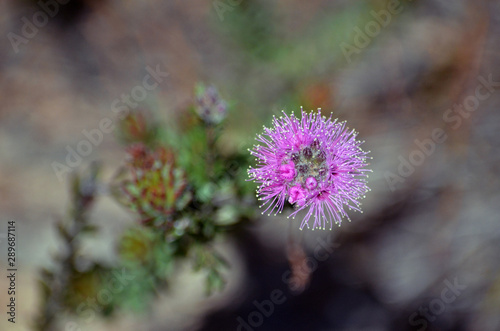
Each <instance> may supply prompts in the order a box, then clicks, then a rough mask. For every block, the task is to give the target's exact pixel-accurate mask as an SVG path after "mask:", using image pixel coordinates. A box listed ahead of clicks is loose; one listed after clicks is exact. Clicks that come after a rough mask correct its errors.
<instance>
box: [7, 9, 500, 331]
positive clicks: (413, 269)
mask: <svg viewBox="0 0 500 331" xmlns="http://www.w3.org/2000/svg"><path fill="white" fill-rule="evenodd" d="M42 2H43V1H42ZM57 9H58V10H57V11H58V12H57V13H56V14H54V17H50V19H49V20H48V22H46V24H40V25H41V26H40V27H39V28H38V29H37V30H38V31H36V32H33V31H31V32H30V31H28V30H26V28H24V29H25V31H24V32H23V26H24V25H25V24H26V23H25V20H23V18H26V19H28V20H29V21H30V22H33V17H34V15H37V13H38V12H40V11H41V10H42V7H41V6H40V4H37V3H36V1H28V0H25V1H2V2H0V12H1V13H2V15H1V17H0V30H1V34H0V35H1V36H2V42H3V44H2V47H1V51H0V73H1V74H0V86H1V88H0V96H1V103H0V159H1V162H0V196H1V198H0V211H1V212H0V219H1V225H0V226H1V228H0V234H3V235H4V234H5V233H6V229H7V221H9V220H15V221H16V224H17V247H18V265H19V272H18V278H17V287H18V295H17V300H18V308H17V309H18V314H17V323H16V324H15V325H12V324H11V323H8V322H7V317H6V314H5V311H6V309H5V306H6V304H7V300H8V296H7V287H8V286H7V285H8V283H7V279H6V277H5V276H4V275H3V273H4V271H5V269H6V248H7V246H6V241H5V240H4V239H5V237H0V240H1V242H0V247H1V252H2V256H1V258H0V261H1V262H0V266H2V268H1V269H2V270H4V271H2V275H1V277H0V306H1V307H2V309H1V311H2V314H1V315H0V316H2V317H1V318H0V329H1V330H29V329H30V325H31V323H32V320H33V318H34V316H35V315H36V314H37V313H38V312H39V309H40V291H39V287H38V283H37V279H38V278H39V270H40V268H41V267H49V268H50V266H51V265H52V264H53V259H52V258H51V257H52V255H53V253H54V252H56V251H57V250H58V247H59V245H60V244H59V240H58V237H57V235H56V232H55V230H54V226H53V225H54V223H55V221H56V220H57V219H58V218H60V217H61V215H63V214H64V211H65V210H66V209H67V207H68V203H69V201H68V199H69V198H68V197H69V196H68V183H67V181H65V180H62V181H60V180H58V178H57V176H56V174H55V172H54V171H53V169H52V167H51V164H52V163H53V162H61V163H63V162H64V160H65V157H66V154H67V151H66V146H71V147H73V148H75V146H76V145H77V144H78V142H79V141H81V140H82V139H84V136H83V134H82V130H91V129H93V128H96V127H98V125H99V121H100V120H101V119H102V118H104V117H112V116H113V113H112V104H113V102H114V100H116V99H117V98H119V97H120V96H121V94H122V93H130V91H131V90H132V89H133V88H134V87H135V86H137V85H140V84H141V83H142V79H143V78H144V76H145V75H146V74H147V70H146V68H147V67H148V66H149V67H152V68H154V67H156V66H160V67H161V68H162V70H164V71H167V72H168V74H169V75H168V77H167V78H165V80H164V81H163V82H162V83H161V84H159V86H158V87H157V88H155V89H154V90H152V91H151V92H149V93H148V95H147V98H145V100H144V101H142V102H141V103H140V105H139V106H138V107H139V108H145V109H149V110H151V111H153V112H154V113H155V115H156V116H157V117H158V118H159V119H160V120H161V121H163V122H168V123H176V121H179V119H180V118H181V117H182V113H183V112H184V111H185V110H186V108H187V107H188V105H189V104H190V103H192V101H193V88H194V86H195V84H196V83H197V82H200V81H201V82H205V83H208V84H214V85H215V86H217V87H218V89H219V91H220V93H221V95H222V96H223V97H224V98H225V99H226V100H227V101H228V102H229V104H230V112H229V116H228V119H227V121H226V124H225V131H224V134H223V135H222V137H221V139H220V141H219V142H218V143H219V145H220V146H221V148H223V149H226V150H229V151H231V150H241V149H245V150H246V148H248V147H249V146H251V144H252V143H253V139H254V137H255V134H256V133H257V132H259V131H260V130H261V128H262V125H263V124H264V125H269V124H270V121H271V118H272V116H273V115H279V114H280V112H281V110H285V111H286V112H291V111H295V112H297V111H298V110H299V107H300V106H304V108H305V109H316V108H318V107H320V108H322V109H323V112H324V113H326V114H328V113H330V112H332V113H333V114H334V117H338V118H340V119H341V120H346V121H347V122H348V125H349V127H353V128H356V130H357V131H358V132H360V135H359V137H360V139H363V140H365V141H366V142H365V144H364V148H365V149H367V150H370V151H371V156H372V157H373V160H372V161H371V165H370V167H371V168H372V169H373V174H372V175H371V176H370V179H369V185H370V187H371V188H372V191H371V192H370V193H369V194H368V196H367V198H366V199H365V200H364V203H363V207H364V213H363V214H356V213H351V217H352V222H350V223H348V222H345V223H343V224H342V227H340V228H334V230H332V231H324V232H322V231H314V232H313V231H303V232H302V233H300V234H299V233H298V232H299V231H298V226H299V220H297V219H296V220H294V221H290V220H288V219H286V218H285V217H279V216H278V217H267V216H266V217H264V216H263V217H261V218H258V219H255V220H253V221H252V222H250V223H249V224H248V225H247V226H246V227H245V231H242V232H239V233H238V234H237V235H234V236H227V237H226V238H224V239H223V240H220V241H219V242H218V243H217V245H218V250H219V251H220V252H221V254H223V255H224V256H225V257H226V258H227V259H228V260H229V261H230V264H231V267H230V269H229V270H228V272H227V274H226V278H227V280H228V284H227V286H226V288H225V290H224V291H222V292H220V293H217V294H214V295H212V296H209V297H207V296H205V292H204V288H203V281H202V277H201V276H200V275H199V274H197V273H195V272H193V271H192V269H191V267H190V266H189V264H188V263H186V264H185V265H182V264H181V265H180V266H179V270H178V272H177V273H176V277H175V279H173V280H172V284H173V286H171V287H170V288H169V289H168V290H167V291H165V292H162V293H159V294H158V297H157V298H155V299H154V301H153V303H152V306H151V309H150V310H149V311H147V312H145V313H142V314H131V313H129V312H127V311H123V312H118V313H117V314H116V315H115V316H114V318H112V319H110V320H104V319H102V318H97V317H96V318H95V319H92V321H90V322H88V323H87V322H85V323H79V327H80V328H81V330H137V329H140V330H175V331H181V330H182V331H183V330H206V331H208V330H238V328H239V330H250V329H254V330H259V331H264V330H266V331H267V330H273V331H278V330H321V331H327V330H350V331H354V330H370V331H372V330H399V331H401V330H424V329H425V330H481V331H482V330H486V331H488V330H492V331H494V330H500V317H499V316H500V315H499V314H498V312H499V308H500V273H499V272H500V262H499V261H500V260H499V259H498V252H499V251H500V226H499V221H500V219H499V212H500V210H499V205H500V190H499V187H500V185H499V181H500V176H499V175H500V173H499V172H500V168H499V164H500V150H499V146H500V144H499V143H500V134H499V132H500V112H499V111H498V107H499V106H500V83H495V82H500V69H499V66H498V65H497V63H498V61H499V59H500V39H499V36H500V3H499V2H498V1H493V0H491V1H486V0H484V1H466V0H458V1H445V0H428V1H423V0H422V1H420V0H414V1H404V0H400V1H385V0H380V1H375V0H374V1H327V0H312V1H297V0H288V1H282V0H273V1H264V0H261V1H257V0H255V1H245V0H242V1H237V0H216V1H201V0H190V1H158V0H151V1H144V2H141V1H116V0H102V1H96V0H70V1H69V2H68V3H66V4H58V6H57ZM374 13H375V14H374ZM384 13H389V15H385V16H384ZM42 23H43V22H42ZM359 31H361V33H359ZM26 32H27V33H28V35H29V36H27V35H26V34H23V33H26ZM12 34H16V35H18V36H21V37H22V38H24V39H19V40H22V42H18V43H16V42H14V44H16V45H13V43H12V40H13V39H12V38H13V37H12V36H13V35H12ZM370 34H371V35H372V36H370ZM9 36H10V37H9ZM488 80H489V81H490V82H492V83H490V85H487V84H486V85H485V83H484V82H485V81H486V82H487V81H488ZM480 86H484V87H483V88H481V87H480ZM478 88H479V89H480V93H482V94H481V95H484V97H481V98H482V99H483V100H479V99H477V97H476V96H477V89H478ZM474 100H478V102H477V103H475V101H474ZM461 105H462V109H461V110H460V106H461ZM467 107H468V108H467ZM464 109H465V110H464ZM467 109H471V111H469V110H467ZM436 129H441V130H442V132H444V135H445V136H446V139H444V141H441V142H436V143H433V144H434V145H435V147H434V148H432V150H427V152H428V153H427V154H424V153H422V152H419V151H420V149H419V147H418V144H417V143H416V142H415V140H418V141H420V142H422V141H427V142H428V141H429V139H432V136H433V131H435V130H436ZM441 137H443V134H441ZM427 146H429V145H427ZM428 148H429V149H431V147H428ZM419 155H420V156H423V157H421V158H422V159H423V160H421V162H420V160H419ZM123 158H124V150H123V147H122V146H121V145H120V144H119V143H117V141H116V139H115V136H114V134H108V135H105V137H104V140H103V142H102V143H101V144H100V145H99V146H97V147H96V148H94V149H93V151H92V153H91V154H90V155H89V156H87V157H85V158H84V160H83V162H82V164H81V167H86V166H88V164H89V163H90V162H91V161H93V160H100V161H102V164H103V165H104V167H103V172H104V175H103V177H104V179H109V178H110V177H111V175H112V173H113V171H114V169H116V168H117V167H118V166H119V165H120V164H121V163H122V161H123ZM410 159H413V160H414V161H415V160H416V161H415V162H416V163H418V165H415V164H414V165H413V166H410V167H408V166H406V167H405V166H402V165H401V164H403V163H405V161H402V160H406V161H408V162H410V161H409V160H410ZM241 171H243V172H245V171H246V169H241ZM91 218H92V220H93V222H94V223H95V224H97V225H98V226H99V229H100V230H99V232H98V234H97V235H96V236H94V237H92V238H89V239H88V240H87V241H85V243H84V249H82V251H81V254H82V255H89V256H99V258H101V259H103V260H110V261H111V260H113V259H114V258H115V254H114V250H113V245H114V238H116V234H117V233H120V232H122V231H123V230H124V229H126V228H127V227H129V226H130V225H131V224H133V223H134V222H135V221H136V220H135V219H134V215H133V214H131V213H129V212H127V211H125V210H123V208H121V207H120V206H119V205H118V204H116V203H115V202H114V201H113V200H112V199H111V198H110V197H108V196H106V195H104V196H103V197H102V198H100V199H99V201H98V203H97V205H96V207H95V208H94V210H93V212H92V217H91ZM290 223H292V224H291V225H290ZM293 236H302V239H303V242H304V246H305V251H304V252H302V253H300V252H299V253H293V252H292V253H290V245H289V242H290V237H293ZM320 239H321V240H323V243H325V242H326V244H323V246H318V245H320V244H319V241H318V240H320ZM318 247H322V249H323V250H322V253H324V252H327V253H328V254H327V258H326V260H325V261H319V260H318V259H317V258H315V252H317V248H318ZM325 247H326V248H325ZM301 254H303V255H302V256H301ZM297 256H298V257H297ZM322 256H323V255H322ZM294 257H296V258H297V259H298V260H297V261H299V262H297V261H295V260H294ZM307 257H309V258H307ZM291 265H292V266H294V268H299V269H301V270H302V271H303V274H304V287H303V288H302V289H300V290H297V289H295V290H294V289H293V288H292V289H291V288H290V287H291V286H290V284H289V283H288V282H287V281H284V278H285V279H286V278H287V277H286V275H288V273H287V271H288V270H290V268H291ZM307 266H309V267H307ZM307 270H309V272H306V271H307ZM5 273H6V271H5ZM299 273H300V270H299ZM283 276H285V277H283ZM450 284H455V285H450ZM457 284H458V285H457ZM292 287H293V286H292ZM447 288H448V290H446V289H447ZM274 290H279V291H281V292H280V293H282V295H283V297H284V298H286V300H285V301H284V302H283V303H282V304H279V305H275V306H274V311H273V313H272V314H269V315H270V316H268V317H267V316H265V317H264V318H263V321H262V323H259V325H258V326H257V327H252V326H251V325H250V326H241V325H243V324H242V323H241V320H243V321H246V322H247V323H248V321H249V317H250V318H252V317H251V316H255V314H253V315H252V313H253V312H256V311H257V312H258V310H257V308H256V306H255V304H254V301H257V302H259V303H261V302H262V301H264V300H269V299H270V298H271V293H273V291H274ZM443 293H445V294H444V297H443ZM419 310H420V312H419ZM425 310H427V311H428V313H424V311H425ZM416 313H417V314H416ZM425 314H427V315H425ZM61 318H63V319H64V318H65V317H64V311H61ZM62 325H64V324H62Z"/></svg>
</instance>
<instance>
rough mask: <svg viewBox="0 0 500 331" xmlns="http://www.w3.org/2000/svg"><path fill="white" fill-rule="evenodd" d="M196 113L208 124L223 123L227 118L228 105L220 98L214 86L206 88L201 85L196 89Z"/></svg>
mask: <svg viewBox="0 0 500 331" xmlns="http://www.w3.org/2000/svg"><path fill="white" fill-rule="evenodd" d="M195 94H196V108H195V110H196V113H197V114H198V116H200V118H201V119H202V120H203V121H204V122H205V123H207V124H210V125H216V124H219V123H221V122H222V121H223V120H224V119H225V118H226V116H227V104H226V102H225V101H224V100H222V99H221V97H220V96H219V92H217V89H216V88H215V87H213V86H209V87H205V86H204V85H203V84H199V85H198V86H197V87H196V91H195Z"/></svg>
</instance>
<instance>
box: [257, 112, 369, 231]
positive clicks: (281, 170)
mask: <svg viewBox="0 0 500 331" xmlns="http://www.w3.org/2000/svg"><path fill="white" fill-rule="evenodd" d="M356 136H357V133H356V132H355V131H354V130H351V131H348V130H347V128H346V127H345V122H337V120H332V118H331V116H330V117H329V118H326V117H324V116H321V110H319V109H318V112H317V113H311V114H307V113H305V112H304V111H303V110H302V109H301V119H299V118H297V117H295V115H293V114H292V115H291V116H288V115H286V114H285V113H284V117H280V118H279V119H277V118H274V119H273V127H272V128H264V134H263V135H259V136H258V137H257V141H258V142H260V143H261V144H257V145H255V146H254V148H253V149H252V150H250V152H251V154H252V155H254V156H255V157H256V160H257V162H258V165H257V166H256V167H255V168H250V169H249V170H248V173H249V175H250V177H251V179H252V180H254V181H255V182H257V183H259V184H260V185H259V187H258V189H257V194H258V196H259V200H262V201H263V204H262V206H261V207H263V206H267V207H266V209H265V210H264V212H266V211H268V210H270V212H269V215H270V214H271V212H273V211H275V215H276V214H277V213H279V212H281V211H282V210H283V208H284V205H285V203H286V201H288V202H289V203H290V204H293V205H294V207H295V211H294V212H292V213H291V214H290V215H289V217H290V216H291V217H295V216H296V215H297V213H298V212H300V211H301V210H307V213H306V215H305V217H304V219H303V220H302V223H301V225H300V229H303V228H304V227H305V226H307V227H308V228H309V227H310V225H312V228H313V229H314V228H322V229H325V228H326V224H327V223H329V224H330V229H331V228H332V225H333V222H335V223H336V224H338V225H340V223H341V221H342V218H343V217H346V218H347V219H349V216H348V215H347V213H346V212H345V210H344V208H345V207H347V208H349V209H354V210H356V211H360V212H361V209H360V205H361V203H360V202H359V199H361V198H364V196H365V194H366V192H368V191H369V190H370V189H369V188H368V186H367V185H366V178H367V177H368V175H367V173H368V172H370V171H371V170H369V169H366V166H367V165H368V164H367V160H368V159H369V157H368V156H367V154H368V153H367V152H364V151H363V150H362V149H361V148H360V145H361V144H362V142H361V141H359V140H356ZM311 221H312V224H310V223H311Z"/></svg>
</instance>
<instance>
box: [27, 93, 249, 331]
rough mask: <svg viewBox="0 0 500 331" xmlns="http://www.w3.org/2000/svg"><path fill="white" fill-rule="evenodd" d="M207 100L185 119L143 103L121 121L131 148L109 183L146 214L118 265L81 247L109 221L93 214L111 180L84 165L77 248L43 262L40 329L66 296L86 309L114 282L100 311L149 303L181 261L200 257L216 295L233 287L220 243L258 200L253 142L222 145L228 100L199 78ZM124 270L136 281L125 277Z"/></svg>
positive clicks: (74, 188) (72, 231) (75, 194)
mask: <svg viewBox="0 0 500 331" xmlns="http://www.w3.org/2000/svg"><path fill="white" fill-rule="evenodd" d="M197 100H198V101H197V105H196V106H193V107H191V108H190V109H189V112H188V113H187V114H185V117H184V118H183V119H182V121H181V122H182V123H180V125H176V126H175V128H172V127H166V126H164V125H160V124H159V123H155V122H154V121H152V119H151V118H150V117H148V118H147V120H146V117H144V116H143V115H141V114H140V113H132V114H129V116H127V117H126V118H125V119H124V122H123V123H122V124H121V125H120V126H119V128H120V133H119V134H118V137H119V139H120V140H121V141H122V142H123V143H125V144H126V146H127V148H126V150H127V156H126V160H125V165H124V166H123V167H121V168H119V169H118V170H117V172H116V174H115V176H114V177H113V179H112V180H111V183H110V186H109V187H110V190H109V191H110V192H111V193H112V196H113V197H114V198H115V199H116V201H117V202H118V203H120V204H121V205H122V206H123V207H125V208H127V209H128V210H130V211H131V212H132V213H134V215H136V217H137V224H136V225H135V226H132V227H130V228H128V229H126V230H125V231H124V232H123V233H122V234H120V235H119V236H118V237H117V238H115V239H114V241H115V242H116V256H117V258H116V261H115V263H113V264H111V265H104V264H102V263H101V262H98V261H96V260H95V259H93V258H91V257H82V256H80V255H78V254H77V252H78V250H79V245H80V243H81V242H82V240H84V239H85V237H86V236H93V235H95V234H96V233H97V232H98V231H99V229H98V227H96V226H95V225H93V224H91V223H90V222H89V220H88V215H89V210H90V208H91V207H92V205H93V202H94V201H95V200H96V198H97V195H96V193H97V190H96V188H97V186H99V185H102V184H101V183H98V180H97V177H98V176H97V175H98V167H97V166H93V167H92V168H91V169H90V171H89V172H88V173H86V174H79V175H75V177H74V178H73V181H72V183H71V192H72V199H71V201H72V206H71V208H70V212H69V213H68V217H67V219H66V220H65V221H64V222H59V223H58V225H57V230H58V233H59V235H60V237H61V240H62V242H63V243H64V246H66V247H65V250H66V251H67V252H68V253H67V254H59V255H57V256H56V264H57V266H56V267H55V268H54V269H53V270H44V271H43V272H42V281H41V284H40V286H41V290H42V293H43V296H44V304H43V311H42V313H41V317H40V318H39V320H38V321H37V327H38V329H40V330H44V329H49V328H50V327H51V326H52V325H53V323H54V321H55V319H56V315H57V309H56V307H57V306H66V307H68V308H69V313H71V314H75V315H78V312H81V309H78V307H81V305H82V303H85V302H86V300H88V298H90V299H92V300H97V301H99V298H100V297H102V296H103V293H108V292H109V293H111V295H109V298H108V299H106V300H105V302H98V303H97V306H96V308H95V313H100V314H101V315H102V316H104V317H107V316H112V315H113V312H115V311H117V310H126V309H130V310H133V311H139V312H140V311H146V310H147V309H148V307H149V306H150V304H151V303H152V300H154V298H155V297H156V295H157V294H158V293H159V292H161V291H163V290H166V289H168V286H169V285H170V282H171V277H172V275H173V274H174V272H175V270H176V266H177V265H179V263H180V262H181V261H190V262H191V264H192V266H193V271H195V272H200V273H202V274H203V275H205V284H206V293H207V295H208V294H210V293H213V292H214V291H220V290H222V289H223V288H224V285H225V283H226V282H225V280H224V270H226V269H227V268H229V265H228V263H227V262H226V261H225V260H224V259H223V258H222V257H221V255H220V254H219V253H218V252H216V251H215V249H214V248H213V243H214V241H215V240H216V239H217V238H219V237H220V236H222V235H224V234H226V233H227V232H229V231H232V230H233V229H234V228H235V227H237V226H238V224H240V223H242V222H243V221H245V220H247V219H249V218H250V217H251V216H252V214H253V210H255V208H253V207H254V206H253V200H252V199H249V197H252V196H253V192H252V189H251V188H250V185H249V184H248V183H247V182H246V181H245V178H246V172H245V169H246V167H247V165H248V161H249V160H248V156H247V153H244V151H237V152H235V153H227V151H224V152H222V151H221V149H220V146H219V144H218V138H219V137H220V135H221V134H222V132H223V126H222V124H223V119H224V118H225V116H226V110H227V109H226V108H225V107H226V103H225V101H223V100H222V99H220V97H219V95H218V93H217V91H216V90H215V89H214V88H213V87H209V88H205V87H204V86H203V85H199V86H198V87H197ZM200 100H201V101H200ZM196 107H198V108H196ZM207 109H209V111H207ZM212 111H214V112H215V113H213V112H212ZM214 114H215V115H214ZM249 201H252V202H251V203H249ZM82 266H84V267H82ZM120 274H122V275H125V276H123V277H121V278H120V276H117V275H120ZM117 277H118V278H119V279H120V282H123V281H124V279H125V280H126V284H122V285H123V286H117V282H118V281H117Z"/></svg>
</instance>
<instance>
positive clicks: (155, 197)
mask: <svg viewBox="0 0 500 331" xmlns="http://www.w3.org/2000/svg"><path fill="white" fill-rule="evenodd" d="M126 163H127V168H128V169H129V173H130V175H131V176H130V177H131V178H130V179H127V180H124V181H123V182H122V183H121V185H120V187H121V190H122V192H123V193H125V204H126V205H127V206H128V207H130V208H131V209H132V210H134V211H137V212H138V213H139V214H140V215H141V218H142V223H143V224H150V223H152V222H153V223H155V222H156V223H159V224H160V225H162V224H164V223H165V222H166V220H167V219H168V217H169V215H171V214H173V213H174V212H175V211H176V210H179V209H180V205H181V204H183V203H185V202H186V198H187V196H186V195H185V188H186V185H187V183H186V178H185V177H186V176H185V174H184V171H182V169H180V168H178V167H177V166H176V165H175V157H174V154H173V152H172V151H170V150H168V149H166V148H164V147H159V148H157V149H156V150H155V151H151V150H149V149H148V148H147V147H146V146H145V145H144V144H142V143H137V144H134V145H132V146H130V147H129V148H128V150H127V162H126ZM156 225H158V224H156Z"/></svg>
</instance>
